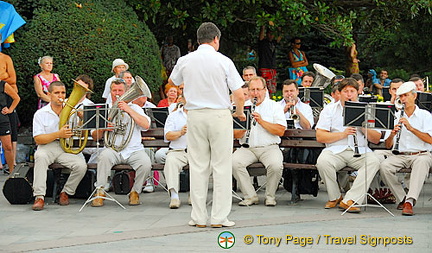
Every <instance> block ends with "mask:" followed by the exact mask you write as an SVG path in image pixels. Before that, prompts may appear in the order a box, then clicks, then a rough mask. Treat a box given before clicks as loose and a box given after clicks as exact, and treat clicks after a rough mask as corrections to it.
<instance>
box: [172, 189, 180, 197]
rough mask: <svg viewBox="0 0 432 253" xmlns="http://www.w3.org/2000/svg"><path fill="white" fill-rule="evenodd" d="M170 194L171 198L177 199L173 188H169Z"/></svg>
mask: <svg viewBox="0 0 432 253" xmlns="http://www.w3.org/2000/svg"><path fill="white" fill-rule="evenodd" d="M170 194H171V198H172V199H179V195H178V193H177V192H176V191H175V190H174V189H170Z"/></svg>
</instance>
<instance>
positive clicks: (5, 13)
mask: <svg viewBox="0 0 432 253" xmlns="http://www.w3.org/2000/svg"><path fill="white" fill-rule="evenodd" d="M25 23H26V22H25V21H24V19H23V18H22V17H21V16H20V15H19V14H18V13H17V12H16V10H15V8H14V7H13V5H12V4H10V3H6V2H4V1H0V34H1V42H0V44H4V45H3V46H4V47H5V48H8V47H9V43H13V42H15V40H14V37H13V33H14V32H15V31H16V30H17V29H18V28H20V27H21V26H22V25H24V24H25ZM0 52H1V47H0Z"/></svg>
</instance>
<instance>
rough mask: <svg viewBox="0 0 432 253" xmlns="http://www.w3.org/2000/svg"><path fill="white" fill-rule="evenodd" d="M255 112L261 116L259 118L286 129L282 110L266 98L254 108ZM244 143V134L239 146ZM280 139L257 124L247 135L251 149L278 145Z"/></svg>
mask: <svg viewBox="0 0 432 253" xmlns="http://www.w3.org/2000/svg"><path fill="white" fill-rule="evenodd" d="M255 112H257V113H259V114H260V115H261V118H262V119H263V120H265V121H268V122H270V123H274V124H279V125H282V126H284V127H286V125H287V124H286V119H285V115H284V113H283V109H282V108H281V107H280V105H279V104H278V103H277V102H275V101H273V100H270V99H268V98H265V99H264V101H263V102H262V103H261V104H260V105H259V106H256V107H255ZM245 141H246V134H245V135H244V136H243V138H241V139H240V144H244V143H245ZM280 142H281V139H280V137H279V136H277V135H274V134H271V133H269V132H268V131H267V130H265V129H264V128H263V127H262V126H261V125H260V124H258V122H257V123H256V125H252V126H251V131H250V135H249V146H250V147H251V148H253V147H263V146H269V145H272V144H279V143H280Z"/></svg>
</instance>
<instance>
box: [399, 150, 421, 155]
mask: <svg viewBox="0 0 432 253" xmlns="http://www.w3.org/2000/svg"><path fill="white" fill-rule="evenodd" d="M426 152H428V151H427V150H424V151H419V152H400V153H399V154H398V155H418V154H422V153H426Z"/></svg>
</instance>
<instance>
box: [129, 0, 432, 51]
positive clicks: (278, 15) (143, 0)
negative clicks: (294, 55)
mask: <svg viewBox="0 0 432 253" xmlns="http://www.w3.org/2000/svg"><path fill="white" fill-rule="evenodd" d="M127 2H128V3H129V4H130V5H131V6H134V8H135V9H136V10H137V11H138V12H139V15H140V17H141V18H143V19H144V20H146V21H148V22H149V23H152V24H153V26H154V27H155V28H158V29H153V30H154V31H157V32H156V33H155V35H156V37H157V38H163V36H166V34H167V33H170V32H173V33H175V34H174V35H177V36H178V37H183V36H184V35H189V36H191V35H193V32H194V31H195V30H196V28H197V26H198V25H199V24H200V23H202V22H203V21H213V22H215V23H216V24H217V25H219V26H220V27H221V28H222V29H224V30H225V29H226V30H229V31H230V32H229V34H230V35H232V37H236V38H237V40H240V41H242V42H244V43H245V44H248V43H247V41H248V40H250V38H251V36H253V38H255V37H256V35H257V31H258V30H259V27H260V26H261V25H267V26H268V27H269V28H271V29H273V30H274V31H278V30H277V28H278V27H280V28H282V32H283V33H285V34H300V33H305V32H309V31H311V30H316V31H319V32H320V33H321V35H322V36H324V37H327V38H330V39H331V40H330V44H331V45H333V46H342V45H349V44H351V43H352V42H353V38H352V35H353V27H354V26H355V27H356V28H359V29H366V30H370V29H372V28H373V29H376V30H377V31H378V30H379V31H387V30H388V29H390V28H394V27H397V26H398V25H399V23H400V20H401V18H402V17H403V16H415V15H417V14H418V13H419V12H420V11H422V10H427V11H428V12H429V14H430V13H431V8H432V4H431V1H430V0H392V1H388V0H387V1H384V0H351V1H347V0H278V1H275V0H243V1H237V0H223V1H218V0H213V1H208V0H195V1H189V0H175V1H172V0H127ZM159 33H162V34H159ZM376 38H378V37H376ZM234 41H235V40H234Z"/></svg>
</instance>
